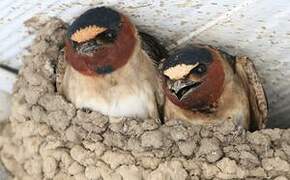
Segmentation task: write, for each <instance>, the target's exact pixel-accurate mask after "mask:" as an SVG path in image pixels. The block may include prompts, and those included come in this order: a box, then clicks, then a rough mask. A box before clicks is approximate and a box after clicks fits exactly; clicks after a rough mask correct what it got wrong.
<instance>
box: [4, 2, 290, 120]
mask: <svg viewBox="0 0 290 180" xmlns="http://www.w3.org/2000/svg"><path fill="white" fill-rule="evenodd" d="M97 5H109V6H113V7H116V8H117V9H120V10H122V11H123V12H125V13H126V14H128V15H129V16H130V17H131V18H132V19H133V21H134V22H135V23H136V24H137V25H138V26H139V27H140V28H142V29H145V30H147V31H149V32H151V33H153V34H155V35H158V36H160V38H161V39H163V40H164V41H165V42H166V44H167V45H168V46H169V47H174V43H177V44H182V43H184V42H185V43H188V42H201V43H209V44H212V45H216V46H218V47H221V48H222V49H225V50H227V51H229V52H231V53H233V54H242V55H247V56H249V57H251V58H252V59H254V60H255V64H256V65H257V67H258V70H259V72H260V74H261V75H262V77H263V80H264V82H265V87H266V91H267V94H268V99H269V101H270V107H271V109H270V110H271V116H272V118H274V119H275V120H276V121H272V122H273V123H276V122H278V120H279V121H280V120H282V121H284V122H286V121H287V118H288V114H290V105H289V104H290V97H289V94H290V90H289V88H290V78H289V75H290V54H289V50H290V40H289V39H290V1H289V0H276V1H272V0H264V1H258V0H243V1H240V0H178V1H177V0H167V1H166V0H160V1H158V0H155V1H145V0H135V1H124V0H122V1H117V0H104V1H100V0H86V1H85V0H78V1H77V0H62V1H56V0H43V1H39V0H31V1H24V0H15V1H11V0H2V1H1V2H0V46H1V48H0V62H3V63H6V64H9V65H11V66H13V67H19V66H20V65H21V61H20V57H21V55H22V54H23V52H25V51H24V48H25V47H26V46H29V44H30V43H31V41H32V38H33V35H29V34H28V32H27V29H26V28H25V26H24V24H23V22H24V21H25V20H27V19H29V18H30V17H32V16H34V15H38V16H57V17H60V18H62V19H63V20H65V21H67V22H70V21H71V20H72V19H73V18H74V17H76V16H78V15H79V14H80V13H81V12H83V11H84V10H85V9H88V8H89V7H93V6H97ZM1 86H2V81H1V84H0V89H1V88H2V87H1ZM2 89H3V88H2ZM4 89H5V88H4ZM8 90H10V89H9V88H8ZM288 124H290V122H288Z"/></svg>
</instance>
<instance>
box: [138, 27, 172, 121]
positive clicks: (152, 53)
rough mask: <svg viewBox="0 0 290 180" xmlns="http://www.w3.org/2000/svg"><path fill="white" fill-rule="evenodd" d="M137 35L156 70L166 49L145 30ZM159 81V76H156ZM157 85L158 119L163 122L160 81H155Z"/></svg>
mask: <svg viewBox="0 0 290 180" xmlns="http://www.w3.org/2000/svg"><path fill="white" fill-rule="evenodd" d="M139 35H140V38H141V45H142V49H143V50H144V51H145V52H146V54H147V55H148V56H149V57H150V58H151V59H152V60H153V63H154V65H155V68H156V70H157V71H158V70H159V69H158V67H159V65H160V64H161V60H162V59H165V58H167V56H168V51H167V50H166V48H165V47H164V46H162V45H161V43H160V42H159V40H157V39H156V38H155V37H153V36H152V35H149V34H147V33H145V32H140V31H139ZM158 80H159V81H161V78H158ZM157 84H158V86H160V87H158V88H157V92H155V99H156V104H157V107H158V112H159V117H160V121H161V122H163V104H164V96H163V91H162V87H161V82H158V83H157Z"/></svg>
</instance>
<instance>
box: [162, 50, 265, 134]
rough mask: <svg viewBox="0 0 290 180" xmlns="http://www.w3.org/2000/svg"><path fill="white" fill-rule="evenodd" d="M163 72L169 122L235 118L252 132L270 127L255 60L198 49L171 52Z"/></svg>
mask: <svg viewBox="0 0 290 180" xmlns="http://www.w3.org/2000/svg"><path fill="white" fill-rule="evenodd" d="M160 69H161V74H162V82H163V83H162V84H163V89H164V93H165V96H166V98H165V107H164V108H165V109H164V113H165V116H166V119H181V120H185V121H189V122H191V123H194V124H203V123H216V122H219V121H222V120H232V121H235V122H236V123H237V124H239V125H241V126H243V127H244V128H247V129H248V128H250V129H255V128H263V127H264V125H265V122H266V120H267V113H268V108H267V101H266V97H265V93H264V90H263V87H262V84H261V82H260V80H259V78H258V75H257V73H256V70H255V67H254V65H253V63H252V62H251V60H250V59H248V58H246V57H232V56H230V55H228V54H226V53H224V52H222V51H220V50H219V49H216V48H213V47H210V46H205V45H194V46H190V47H188V48H183V49H180V50H177V51H176V52H174V53H173V54H171V55H170V56H169V57H168V58H167V59H165V60H164V62H163V63H162V64H161V65H160Z"/></svg>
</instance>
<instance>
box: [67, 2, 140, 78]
mask: <svg viewBox="0 0 290 180" xmlns="http://www.w3.org/2000/svg"><path fill="white" fill-rule="evenodd" d="M136 44H137V32H136V29H135V26H134V25H133V24H132V23H131V22H130V21H129V19H128V18H127V17H126V16H124V15H122V14H121V13H119V12H117V11H115V10H113V9H111V8H108V7H97V8H93V9H89V10H88V11H86V12H85V13H83V14H82V15H81V16H79V17H78V18H76V19H75V21H74V22H73V23H72V24H71V25H70V26H69V28H68V31H67V38H66V43H65V59H66V60H67V61H68V63H69V64H70V65H71V66H72V67H73V68H74V69H76V70H77V71H79V72H80V73H82V74H84V75H100V74H108V73H111V72H113V71H114V70H116V69H118V68H119V67H122V66H123V65H125V64H126V63H127V61H128V60H129V58H130V57H131V55H132V54H133V52H134V49H135V46H136Z"/></svg>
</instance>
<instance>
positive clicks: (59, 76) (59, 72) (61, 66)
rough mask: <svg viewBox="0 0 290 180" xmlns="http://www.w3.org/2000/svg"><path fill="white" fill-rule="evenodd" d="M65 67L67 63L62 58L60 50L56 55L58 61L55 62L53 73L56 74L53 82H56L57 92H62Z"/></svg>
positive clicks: (62, 53)
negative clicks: (57, 55)
mask: <svg viewBox="0 0 290 180" xmlns="http://www.w3.org/2000/svg"><path fill="white" fill-rule="evenodd" d="M66 67H67V63H66V61H65V59H64V51H62V52H61V53H60V55H59V57H58V61H57V64H56V69H55V74H56V79H55V81H56V82H55V84H56V90H57V92H58V93H60V94H62V93H63V91H62V85H63V78H64V73H65V69H66Z"/></svg>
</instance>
